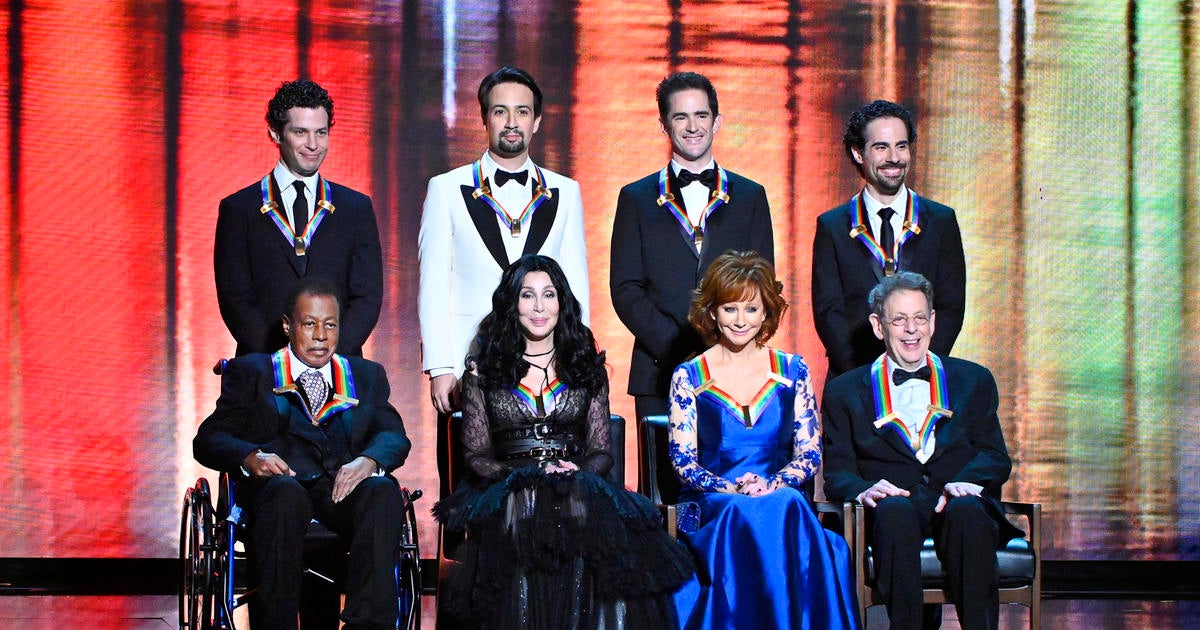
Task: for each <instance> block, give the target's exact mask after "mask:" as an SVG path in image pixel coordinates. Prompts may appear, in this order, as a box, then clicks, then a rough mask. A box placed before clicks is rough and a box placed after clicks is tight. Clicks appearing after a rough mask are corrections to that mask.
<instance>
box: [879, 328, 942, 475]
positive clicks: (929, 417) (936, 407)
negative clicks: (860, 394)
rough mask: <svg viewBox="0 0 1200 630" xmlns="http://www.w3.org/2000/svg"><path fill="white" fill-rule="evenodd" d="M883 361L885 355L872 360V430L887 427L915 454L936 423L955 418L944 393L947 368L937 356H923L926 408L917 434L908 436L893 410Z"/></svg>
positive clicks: (884, 361)
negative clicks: (927, 384) (926, 386)
mask: <svg viewBox="0 0 1200 630" xmlns="http://www.w3.org/2000/svg"><path fill="white" fill-rule="evenodd" d="M886 357H887V355H886V354H884V355H880V357H879V358H878V359H875V363H872V364H871V389H872V390H873V393H874V394H875V418H876V420H875V428H876V429H881V428H884V427H887V428H890V429H891V430H893V431H895V432H896V435H899V436H900V439H902V440H904V443H905V444H907V445H908V447H909V448H910V449H912V452H913V453H914V454H915V453H917V452H918V451H920V450H921V449H923V448H925V443H926V442H928V441H929V437H930V436H931V435H933V430H934V428H935V427H936V426H937V423H938V420H940V419H942V418H947V419H948V418H950V417H951V416H953V415H954V412H953V411H950V394H949V392H948V391H947V390H946V368H944V367H943V366H942V360H941V359H939V358H938V356H937V355H936V354H933V353H932V352H927V353H926V354H925V364H926V365H928V366H929V407H928V408H927V412H926V413H925V419H924V420H923V421H922V422H921V426H920V427H919V429H918V431H917V434H916V435H913V434H911V433H909V431H908V425H906V424H905V423H904V421H903V420H901V419H900V416H898V415H896V412H895V410H894V409H893V408H892V379H891V378H890V375H889V374H888V370H886V369H884V368H885V366H886V365H887V361H886Z"/></svg>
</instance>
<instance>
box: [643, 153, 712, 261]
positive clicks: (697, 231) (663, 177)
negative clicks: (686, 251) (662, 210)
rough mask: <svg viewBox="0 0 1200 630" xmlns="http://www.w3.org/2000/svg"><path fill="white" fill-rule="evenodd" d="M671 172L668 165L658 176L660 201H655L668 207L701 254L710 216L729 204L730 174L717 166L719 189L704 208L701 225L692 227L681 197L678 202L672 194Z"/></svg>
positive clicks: (701, 214)
mask: <svg viewBox="0 0 1200 630" xmlns="http://www.w3.org/2000/svg"><path fill="white" fill-rule="evenodd" d="M670 170H671V165H669V164H668V165H667V167H666V168H664V169H663V170H662V171H661V172H660V173H659V174H658V199H656V200H655V203H657V204H658V205H659V206H666V207H667V209H668V210H670V211H671V214H672V215H673V216H674V217H675V220H676V221H678V222H679V226H680V227H682V228H683V231H684V232H685V233H686V234H687V235H688V238H690V239H692V242H693V243H695V245H696V253H700V248H701V247H702V246H703V244H704V226H705V225H707V223H708V215H710V214H712V213H713V211H714V210H716V209H717V207H718V206H720V205H721V204H723V203H729V174H728V173H726V172H725V169H723V168H721V167H720V165H717V166H716V171H717V187H716V189H715V190H713V191H712V195H711V196H710V197H709V200H708V205H707V206H705V207H704V212H702V213H700V224H699V225H692V221H691V219H689V218H688V215H687V212H686V211H685V210H684V209H683V206H681V205H679V201H682V199H683V198H682V196H680V198H679V201H676V198H675V195H674V194H673V193H672V192H671V187H670V184H668V183H667V181H668V177H667V175H668V172H669V171H670Z"/></svg>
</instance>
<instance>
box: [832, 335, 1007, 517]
mask: <svg viewBox="0 0 1200 630" xmlns="http://www.w3.org/2000/svg"><path fill="white" fill-rule="evenodd" d="M942 364H943V365H944V366H945V369H946V381H947V384H946V389H947V392H948V394H949V396H950V410H951V411H952V412H953V413H954V415H953V416H951V417H950V418H941V419H940V420H939V421H938V423H937V427H936V428H935V429H934V434H935V435H936V436H937V443H936V444H935V446H934V451H933V455H931V456H930V458H929V461H927V462H925V463H924V464H922V463H921V462H920V461H918V460H917V458H916V456H915V455H913V452H912V450H911V449H910V448H909V447H908V445H906V444H905V443H904V440H902V439H901V438H900V436H898V435H896V433H895V432H894V431H892V430H891V429H888V428H886V427H885V428H876V427H875V425H874V423H875V420H876V417H875V398H874V393H873V390H872V385H871V380H870V379H871V366H870V365H864V366H862V367H859V368H855V369H854V370H851V371H849V372H847V373H845V374H842V375H841V376H839V377H837V378H835V379H833V380H831V381H829V383H827V384H826V386H825V396H824V398H823V400H822V418H823V439H822V441H823V457H824V474H825V496H826V497H827V498H828V499H829V500H830V501H834V502H841V501H852V500H854V498H855V497H857V496H858V495H859V494H860V493H862V491H864V490H866V489H867V488H869V487H871V486H872V485H874V484H875V482H876V481H879V480H880V479H887V480H888V481H890V482H892V484H893V485H895V486H896V487H898V488H903V489H905V490H908V491H909V492H910V493H912V494H911V496H910V499H911V500H912V501H913V502H914V503H916V504H917V505H918V506H920V507H922V508H923V509H927V510H928V512H929V513H932V512H933V508H934V506H935V505H936V504H937V501H938V497H939V496H940V495H941V492H942V488H943V487H944V486H945V485H946V484H948V483H951V482H959V481H965V482H970V483H973V484H977V485H980V486H983V492H984V495H985V496H986V497H988V500H989V501H990V502H992V503H996V502H998V501H999V499H1000V488H1001V486H1002V485H1004V482H1005V481H1007V480H1008V475H1009V473H1010V472H1011V470H1012V460H1011V459H1009V456H1008V450H1007V449H1006V448H1005V446H1004V435H1003V433H1002V432H1001V430H1000V420H999V418H998V417H997V416H996V407H997V404H998V396H997V392H996V381H995V379H994V378H993V377H992V373H991V372H989V371H988V370H987V368H985V367H983V366H981V365H978V364H976V363H971V362H970V361H964V360H962V359H955V358H952V357H944V358H942ZM995 508H996V511H995V512H994V514H996V515H999V514H1003V512H1002V511H1000V510H999V505H998V504H997V505H995Z"/></svg>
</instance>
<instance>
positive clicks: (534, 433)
mask: <svg viewBox="0 0 1200 630" xmlns="http://www.w3.org/2000/svg"><path fill="white" fill-rule="evenodd" d="M528 439H534V440H554V439H557V440H561V441H567V442H574V441H576V440H577V439H578V438H577V436H576V435H575V432H574V431H572V430H571V429H570V428H569V427H557V426H555V425H553V424H550V423H549V422H539V423H537V424H531V425H529V426H525V427H514V428H511V429H497V430H495V431H492V441H493V442H508V441H515V440H528Z"/></svg>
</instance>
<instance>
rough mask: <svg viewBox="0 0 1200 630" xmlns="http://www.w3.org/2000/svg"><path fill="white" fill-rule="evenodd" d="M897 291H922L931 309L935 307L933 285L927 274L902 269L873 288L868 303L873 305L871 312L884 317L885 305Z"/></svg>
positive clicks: (885, 277)
mask: <svg viewBox="0 0 1200 630" xmlns="http://www.w3.org/2000/svg"><path fill="white" fill-rule="evenodd" d="M897 291H920V292H921V293H924V294H925V301H926V302H927V303H928V304H929V308H930V310H932V309H933V285H932V284H930V282H929V281H928V280H926V279H925V276H922V275H921V274H919V273H917V272H915V271H901V272H898V273H896V275H894V276H884V278H883V279H882V280H880V281H879V284H877V285H875V288H874V289H871V293H870V295H868V296H867V305H868V306H870V307H871V312H872V313H875V314H876V315H878V316H879V317H883V305H884V304H885V303H886V302H887V299H888V298H889V297H891V296H892V294H893V293H895V292H897Z"/></svg>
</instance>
